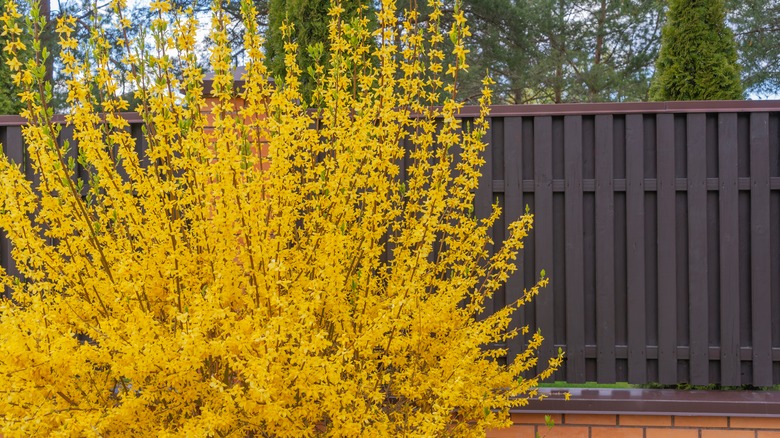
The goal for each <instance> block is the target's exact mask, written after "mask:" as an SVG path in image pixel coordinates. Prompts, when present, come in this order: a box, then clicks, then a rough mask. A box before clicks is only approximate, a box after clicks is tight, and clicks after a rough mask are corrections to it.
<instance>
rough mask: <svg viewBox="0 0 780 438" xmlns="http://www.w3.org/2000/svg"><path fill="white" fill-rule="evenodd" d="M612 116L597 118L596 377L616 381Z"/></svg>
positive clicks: (603, 380) (599, 379) (610, 381)
mask: <svg viewBox="0 0 780 438" xmlns="http://www.w3.org/2000/svg"><path fill="white" fill-rule="evenodd" d="M612 136H613V134H612V115H598V116H596V144H595V152H596V321H597V323H596V343H597V351H598V353H597V354H598V359H597V361H598V362H597V366H596V374H597V377H598V381H599V383H613V382H614V381H615V378H616V375H615V371H616V369H615V235H614V229H615V224H614V222H615V220H614V219H615V193H614V190H613V180H612V177H613V175H612V172H613V162H612V161H613V156H612V155H613V154H612V152H613V151H612V142H613V138H612Z"/></svg>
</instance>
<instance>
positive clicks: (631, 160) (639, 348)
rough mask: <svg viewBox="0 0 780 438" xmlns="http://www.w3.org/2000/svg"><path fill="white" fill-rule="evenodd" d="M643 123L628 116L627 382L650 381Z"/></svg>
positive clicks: (634, 117) (638, 116)
mask: <svg viewBox="0 0 780 438" xmlns="http://www.w3.org/2000/svg"><path fill="white" fill-rule="evenodd" d="M644 181H645V176H644V123H643V118H642V116H641V115H636V114H631V115H628V116H626V222H627V223H626V249H627V251H626V253H627V265H626V268H627V271H628V272H627V275H626V277H627V284H626V294H627V313H628V381H629V383H644V382H645V381H646V380H647V352H646V350H647V334H646V330H647V323H646V321H645V191H644Z"/></svg>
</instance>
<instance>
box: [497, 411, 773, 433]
mask: <svg viewBox="0 0 780 438" xmlns="http://www.w3.org/2000/svg"><path fill="white" fill-rule="evenodd" d="M544 417H545V416H544V415H541V414H512V422H513V423H514V424H513V425H512V427H510V428H508V429H500V430H491V431H489V432H488V434H487V437H488V438H510V437H511V438H534V437H535V436H536V434H538V436H539V437H542V438H780V417H776V418H768V417H717V416H706V417H705V416H682V415H674V416H672V415H585V414H554V415H550V417H551V418H552V420H553V421H554V423H555V426H553V428H552V429H548V427H547V426H546V425H545V419H544Z"/></svg>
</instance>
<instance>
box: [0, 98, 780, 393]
mask: <svg viewBox="0 0 780 438" xmlns="http://www.w3.org/2000/svg"><path fill="white" fill-rule="evenodd" d="M475 114H476V113H475V112H474V110H473V109H471V108H467V109H466V110H465V111H464V113H463V115H464V117H469V116H473V115H475ZM128 118H129V120H131V121H132V123H131V130H132V132H133V133H134V136H136V138H138V142H139V148H142V143H143V139H142V138H141V129H140V124H139V121H138V120H137V117H135V118H133V117H131V116H130V115H128ZM22 123H23V120H22V119H20V118H18V117H17V118H12V117H0V141H2V143H3V150H4V151H5V152H6V154H8V155H9V156H11V157H12V158H13V159H14V160H16V161H17V162H26V161H24V157H23V151H24V148H23V145H22V138H21V124H22ZM490 126H491V127H490V131H489V133H488V135H487V140H488V142H489V147H488V150H487V153H486V162H487V164H486V166H485V167H484V168H483V175H482V180H481V183H480V188H479V189H478V193H477V200H476V208H475V211H476V213H477V214H478V215H480V216H486V215H487V214H488V212H489V211H490V206H491V205H492V204H493V202H495V201H496V200H497V201H498V203H499V205H501V207H502V208H503V209H504V214H503V216H502V218H501V219H500V220H499V221H498V222H497V223H496V225H495V227H494V229H493V230H492V233H493V236H492V237H493V239H494V240H495V242H496V246H498V245H500V242H501V241H502V240H503V238H504V236H505V235H506V230H507V225H508V222H509V221H510V220H512V219H514V218H517V217H519V216H520V215H521V213H522V212H523V211H524V210H525V206H526V205H528V206H529V207H530V209H531V210H532V211H533V212H534V214H535V227H534V230H533V232H532V234H531V235H530V236H529V237H528V238H527V240H526V247H525V250H524V251H523V252H522V254H521V257H520V260H519V262H518V266H519V269H518V271H517V272H516V273H515V275H513V276H512V277H511V278H510V279H509V282H508V283H507V285H506V286H505V287H504V288H502V290H501V291H500V292H499V293H498V294H497V295H496V296H495V297H494V299H493V300H492V301H491V303H490V305H492V306H503V305H504V304H505V303H507V302H511V301H513V300H516V299H518V298H519V297H520V296H521V294H522V289H523V288H524V287H530V286H531V285H532V284H533V283H534V282H535V280H536V279H537V278H538V277H539V273H540V271H541V270H543V269H544V270H545V271H546V273H547V275H548V276H549V277H550V279H551V281H550V285H549V286H548V287H547V289H546V290H544V291H543V292H542V294H541V295H540V296H539V297H538V298H537V299H536V300H535V302H534V303H533V304H532V305H529V306H526V307H524V308H523V309H521V312H519V314H518V315H516V318H515V320H514V321H513V324H516V325H526V324H528V325H530V326H531V328H532V332H533V330H535V329H536V328H540V329H541V330H542V334H543V335H544V336H545V338H546V342H545V344H544V345H543V351H542V358H543V359H546V358H548V357H551V356H553V355H554V354H555V353H556V352H557V349H558V348H559V347H560V348H562V349H564V350H565V351H566V360H565V365H564V367H563V368H562V369H561V370H560V371H559V372H558V373H557V375H556V378H557V379H558V380H566V381H568V382H570V383H578V382H585V381H597V382H600V383H612V382H616V381H627V382H630V383H638V384H641V383H651V382H656V383H661V384H677V383H690V384H694V385H708V384H720V385H724V386H739V385H753V386H770V385H777V384H780V317H778V318H774V319H773V318H772V316H773V315H780V102H715V103H712V102H685V103H653V104H583V105H557V106H553V105H539V106H521V107H496V108H494V112H493V116H492V118H491V121H490ZM63 135H68V132H67V130H63ZM139 150H140V149H139ZM0 262H2V265H3V266H5V267H7V268H10V269H11V270H13V267H12V263H11V261H10V247H9V244H8V242H7V241H6V240H5V239H4V238H3V239H0ZM526 341H527V339H523V338H522V337H518V338H516V339H514V340H512V341H510V342H509V343H508V345H507V348H508V350H509V360H511V357H512V356H513V355H514V354H516V353H517V352H519V351H521V350H522V349H523V343H524V342H526Z"/></svg>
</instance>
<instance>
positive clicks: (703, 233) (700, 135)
mask: <svg viewBox="0 0 780 438" xmlns="http://www.w3.org/2000/svg"><path fill="white" fill-rule="evenodd" d="M706 122H707V120H706V115H705V114H689V115H688V127H687V141H686V143H687V156H688V160H687V161H688V290H689V301H688V302H689V304H688V310H689V316H688V318H689V322H690V370H691V371H690V382H691V383H693V384H694V385H706V384H707V383H709V341H708V336H707V335H708V333H709V330H708V320H707V308H708V307H707V306H708V297H707V162H706V160H705V159H704V158H705V154H706V151H707V147H706V146H707V144H706V141H707V137H706Z"/></svg>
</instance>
